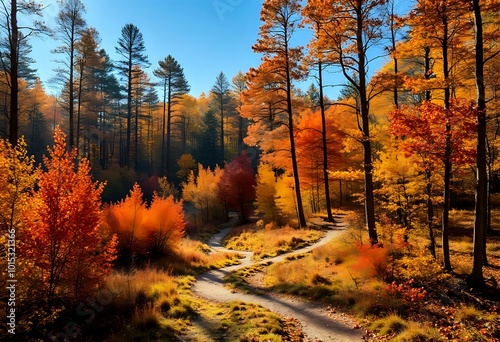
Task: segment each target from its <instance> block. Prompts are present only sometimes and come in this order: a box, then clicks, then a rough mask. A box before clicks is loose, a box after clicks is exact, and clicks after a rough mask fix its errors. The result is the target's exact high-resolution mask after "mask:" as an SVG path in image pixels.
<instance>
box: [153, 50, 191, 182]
mask: <svg viewBox="0 0 500 342" xmlns="http://www.w3.org/2000/svg"><path fill="white" fill-rule="evenodd" d="M158 65H159V66H158V68H156V69H155V70H154V71H153V74H154V75H155V76H156V77H158V78H159V79H160V80H161V85H162V88H163V121H162V141H161V172H162V173H163V172H165V175H166V176H167V179H170V178H171V177H170V171H171V166H172V165H171V129H172V107H173V105H174V104H176V103H177V102H178V100H179V98H180V97H181V96H182V95H184V94H186V93H188V92H189V85H188V82H187V80H186V78H185V77H184V70H183V69H182V68H181V66H180V64H179V63H178V62H177V61H176V60H175V58H173V57H172V56H171V55H168V56H167V57H166V58H165V59H164V60H162V61H159V62H158ZM165 135H166V140H167V146H166V147H165ZM165 149H166V160H165V159H164V158H165ZM165 161H166V163H165Z"/></svg>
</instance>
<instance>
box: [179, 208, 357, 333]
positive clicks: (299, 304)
mask: <svg viewBox="0 0 500 342" xmlns="http://www.w3.org/2000/svg"><path fill="white" fill-rule="evenodd" d="M336 221H338V222H339V223H336V224H334V225H331V227H328V228H329V229H328V230H327V231H326V234H325V235H324V236H323V237H322V238H321V239H320V240H318V241H317V242H315V243H313V244H311V245H309V246H306V247H303V248H300V249H297V250H295V251H293V252H289V253H284V254H281V255H279V256H277V257H273V258H268V259H265V260H264V261H253V260H251V256H252V252H239V253H240V254H242V255H243V256H244V259H242V262H241V264H239V265H235V266H230V267H225V268H222V269H217V270H212V271H209V272H206V273H204V274H201V275H200V276H198V277H197V279H196V283H195V284H194V286H193V292H194V293H195V294H196V295H198V296H200V297H202V298H205V299H208V300H209V301H212V302H215V303H227V302H232V301H240V302H249V303H254V304H258V305H261V306H263V307H265V308H267V309H269V310H271V311H273V312H275V313H278V314H280V315H281V316H283V317H286V318H288V319H289V320H290V319H291V320H292V321H294V322H296V323H298V325H299V326H300V329H301V330H302V331H303V333H304V335H305V336H304V337H302V338H301V341H356V340H358V341H359V340H361V339H362V337H363V333H362V331H361V330H360V329H359V325H358V324H357V323H356V321H355V320H354V318H353V317H351V316H349V315H347V314H345V313H342V312H338V311H336V310H334V309H332V308H331V307H329V306H327V305H322V304H317V303H313V302H309V301H305V300H302V299H299V298H296V297H291V296H285V295H279V294H276V293H270V292H266V293H261V294H259V295H257V294H249V293H242V292H236V291H234V290H231V289H228V288H227V287H225V286H224V278H225V277H226V276H228V275H229V274H230V273H231V272H234V271H236V270H238V269H243V268H246V267H248V266H250V265H257V266H258V265H262V266H268V265H270V264H272V263H278V262H282V261H284V260H288V259H289V258H293V257H297V256H299V255H303V254H305V253H308V252H310V251H312V250H313V249H314V248H317V247H320V246H322V245H324V244H326V243H328V242H329V241H330V240H331V239H332V238H334V237H336V236H338V235H339V234H340V233H341V232H343V231H345V229H346V226H345V223H344V222H343V221H341V220H339V219H338V218H337V220H336ZM231 229H232V227H228V228H224V229H223V230H221V231H220V232H219V233H218V234H216V235H214V236H213V237H212V238H211V239H210V241H209V242H208V245H209V246H210V248H212V249H213V250H214V251H218V252H221V251H226V249H225V248H224V247H223V246H222V240H223V238H224V236H226V234H228V233H229V231H230V230H231ZM260 285H261V284H260V282H259V279H258V276H256V277H254V278H253V280H252V285H251V286H253V287H254V289H253V290H254V291H251V292H256V291H258V288H259V287H260ZM209 324H210V322H209V319H208V320H207V319H205V318H203V317H202V316H200V317H199V318H198V319H197V320H196V321H194V322H193V327H192V329H190V332H189V333H188V334H186V335H185V336H184V337H183V338H182V339H183V340H184V341H204V340H205V338H208V337H205V338H204V337H200V336H203V333H201V332H202V331H206V330H207V329H206V328H207V325H209ZM206 340H207V341H208V339H206Z"/></svg>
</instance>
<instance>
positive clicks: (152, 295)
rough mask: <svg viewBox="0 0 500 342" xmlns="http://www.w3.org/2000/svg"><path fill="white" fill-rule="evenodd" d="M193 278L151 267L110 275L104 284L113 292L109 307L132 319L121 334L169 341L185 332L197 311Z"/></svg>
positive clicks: (128, 336)
mask: <svg viewBox="0 0 500 342" xmlns="http://www.w3.org/2000/svg"><path fill="white" fill-rule="evenodd" d="M193 281H194V278H193V277H177V278H176V277H174V276H172V275H171V274H170V273H169V272H166V271H162V270H156V269H152V268H147V269H143V270H135V271H132V272H130V273H120V272H115V273H113V274H112V275H110V276H109V277H108V278H107V279H106V283H105V286H106V288H107V289H108V290H109V291H110V292H111V293H112V295H113V296H112V298H113V300H112V302H111V303H110V304H109V306H110V307H111V308H112V311H113V312H120V313H122V314H123V315H125V316H127V315H128V316H129V317H130V322H131V324H130V325H127V326H124V327H122V331H121V332H120V334H123V335H125V336H127V338H130V339H127V340H134V339H133V337H134V338H136V339H159V340H162V339H167V340H168V339H171V338H173V336H178V335H179V334H180V333H182V332H183V331H185V330H186V329H187V326H188V324H189V321H190V320H191V319H192V317H194V315H195V314H196V309H195V307H196V305H197V304H196V302H195V301H194V300H193V299H192V297H191V294H190V292H189V288H190V284H192V282H193Z"/></svg>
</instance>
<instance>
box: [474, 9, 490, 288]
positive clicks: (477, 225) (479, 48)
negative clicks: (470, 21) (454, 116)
mask: <svg viewBox="0 0 500 342" xmlns="http://www.w3.org/2000/svg"><path fill="white" fill-rule="evenodd" d="M472 9H473V12H474V28H475V33H476V34H475V52H476V56H475V69H476V91H477V110H478V118H477V159H476V164H477V172H476V206H475V217H474V253H473V256H474V257H473V262H472V272H471V275H470V281H471V284H472V285H473V286H476V287H481V286H484V277H483V264H484V261H485V260H484V255H485V254H486V253H485V252H486V226H487V218H488V217H487V212H486V211H487V205H488V201H487V196H488V189H487V186H488V182H487V170H486V100H485V88H484V51H483V21H482V16H481V7H480V4H479V0H473V1H472Z"/></svg>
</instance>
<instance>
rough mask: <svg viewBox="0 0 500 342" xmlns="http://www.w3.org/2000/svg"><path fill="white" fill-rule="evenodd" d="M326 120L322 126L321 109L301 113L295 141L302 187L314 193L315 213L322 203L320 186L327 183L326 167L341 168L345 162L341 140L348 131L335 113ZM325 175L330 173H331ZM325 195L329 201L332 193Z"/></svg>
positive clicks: (330, 168) (313, 204) (326, 116)
mask: <svg viewBox="0 0 500 342" xmlns="http://www.w3.org/2000/svg"><path fill="white" fill-rule="evenodd" d="M329 114H331V112H330V113H329ZM324 120H325V124H324V125H323V116H322V113H321V111H316V112H314V113H313V112H311V111H310V110H307V111H304V112H302V113H301V119H300V121H299V123H298V124H297V130H296V131H297V134H296V139H295V141H296V142H297V158H298V160H299V161H300V163H299V172H300V176H301V179H302V185H303V187H304V188H306V187H309V188H311V189H313V191H312V195H311V198H312V199H313V200H312V201H311V203H312V206H313V208H312V211H313V212H317V211H319V210H320V207H319V205H320V203H321V202H322V201H321V200H320V191H321V190H320V185H321V184H324V182H325V176H324V172H323V169H326V170H330V171H333V170H338V169H339V168H340V165H342V164H345V160H344V158H343V155H342V149H343V143H342V141H343V140H344V138H345V134H344V133H342V132H341V131H340V130H339V129H338V128H337V126H338V125H337V123H336V122H335V119H334V117H333V116H332V115H325V117H324ZM323 126H325V127H328V128H329V129H328V131H327V134H326V136H325V139H326V140H325V142H326V143H325V144H324V143H323ZM325 146H326V148H327V150H326V154H327V155H328V158H327V159H326V160H327V163H328V164H327V165H324V162H325V158H324V155H323V149H324V148H325ZM326 174H327V175H328V172H326ZM326 180H327V179H326ZM323 190H324V189H323ZM323 192H324V191H323ZM324 196H325V202H326V197H329V196H330V194H329V193H328V194H326V193H325V194H324Z"/></svg>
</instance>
